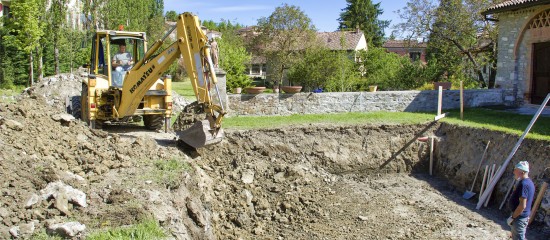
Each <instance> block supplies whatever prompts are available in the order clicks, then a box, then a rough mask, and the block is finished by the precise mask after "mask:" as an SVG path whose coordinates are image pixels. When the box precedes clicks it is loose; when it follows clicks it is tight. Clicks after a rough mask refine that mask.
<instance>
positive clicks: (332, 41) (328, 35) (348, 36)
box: [317, 31, 363, 50]
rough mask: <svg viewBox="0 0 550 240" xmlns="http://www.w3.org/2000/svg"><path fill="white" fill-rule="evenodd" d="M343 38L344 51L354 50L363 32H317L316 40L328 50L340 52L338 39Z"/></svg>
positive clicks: (340, 47)
mask: <svg viewBox="0 0 550 240" xmlns="http://www.w3.org/2000/svg"><path fill="white" fill-rule="evenodd" d="M342 36H343V37H344V39H345V40H346V41H345V45H344V50H355V47H357V45H358V44H359V41H360V40H361V36H363V32H361V31H345V32H318V33H317V39H318V40H319V41H321V42H322V43H324V44H325V46H326V47H328V48H329V49H330V50H342V45H341V43H340V38H341V37H342Z"/></svg>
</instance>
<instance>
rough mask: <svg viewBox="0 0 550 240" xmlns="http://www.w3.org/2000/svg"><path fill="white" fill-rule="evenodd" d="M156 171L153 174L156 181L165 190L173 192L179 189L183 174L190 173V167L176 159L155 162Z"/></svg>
mask: <svg viewBox="0 0 550 240" xmlns="http://www.w3.org/2000/svg"><path fill="white" fill-rule="evenodd" d="M155 167H156V171H155V172H154V173H153V174H154V175H153V176H154V177H155V178H156V181H157V182H159V183H161V184H163V185H164V186H165V187H166V188H167V189H170V190H173V189H177V188H179V187H180V184H181V181H182V177H183V173H184V172H187V171H190V170H191V166H190V165H189V164H188V163H185V162H183V161H181V160H178V159H171V160H167V161H166V160H159V161H156V162H155Z"/></svg>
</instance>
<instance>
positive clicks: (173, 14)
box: [164, 10, 178, 22]
mask: <svg viewBox="0 0 550 240" xmlns="http://www.w3.org/2000/svg"><path fill="white" fill-rule="evenodd" d="M164 17H165V18H166V20H167V21H171V22H175V21H177V20H178V14H177V13H176V11H174V10H170V11H168V12H166V14H165V15H164Z"/></svg>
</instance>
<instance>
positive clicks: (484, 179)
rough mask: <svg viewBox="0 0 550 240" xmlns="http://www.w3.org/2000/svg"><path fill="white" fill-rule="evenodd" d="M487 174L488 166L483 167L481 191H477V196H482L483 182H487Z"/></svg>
mask: <svg viewBox="0 0 550 240" xmlns="http://www.w3.org/2000/svg"><path fill="white" fill-rule="evenodd" d="M487 172H489V165H485V173H483V181H481V189H480V190H479V196H481V195H482V194H483V190H485V181H486V180H487Z"/></svg>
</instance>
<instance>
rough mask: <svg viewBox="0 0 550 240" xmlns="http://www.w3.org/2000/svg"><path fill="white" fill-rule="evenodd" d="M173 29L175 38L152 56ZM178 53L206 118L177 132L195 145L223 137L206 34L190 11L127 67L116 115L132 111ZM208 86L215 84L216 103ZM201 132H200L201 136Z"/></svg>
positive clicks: (127, 113) (216, 140)
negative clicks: (143, 54) (128, 68)
mask: <svg viewBox="0 0 550 240" xmlns="http://www.w3.org/2000/svg"><path fill="white" fill-rule="evenodd" d="M174 30H176V33H177V41H176V42H174V43H172V44H171V45H170V46H169V47H167V48H166V49H164V50H163V51H162V52H161V53H160V54H158V55H156V56H155V55H154V53H155V52H156V51H157V50H158V49H160V47H161V46H162V45H163V43H164V40H165V39H166V38H167V36H169V35H170V34H171V33H172V32H173V31H174ZM179 56H183V60H184V67H185V70H186V72H187V74H188V76H189V78H190V79H191V85H192V86H193V90H194V92H195V96H196V97H197V102H198V104H201V105H203V106H202V107H203V109H204V111H205V113H206V115H207V119H206V120H204V121H202V122H201V124H200V126H199V124H195V125H194V126H193V127H191V129H188V130H185V131H183V132H179V133H177V134H178V136H179V137H180V139H181V140H183V141H184V142H186V143H188V144H189V145H191V146H192V147H195V148H199V147H202V146H204V145H209V144H212V143H215V142H219V141H218V140H220V141H221V138H222V137H223V132H222V131H221V121H222V118H223V116H224V115H225V110H224V109H223V103H222V101H221V98H219V96H220V95H219V90H218V88H217V85H216V83H217V79H216V74H215V71H214V65H213V63H212V59H211V57H210V46H209V45H208V38H207V37H206V35H205V34H204V32H203V31H202V29H201V28H200V24H199V20H198V17H197V16H194V15H192V14H191V13H184V14H181V15H180V16H179V17H178V21H177V23H176V26H175V27H174V28H172V29H171V30H170V31H169V32H168V33H167V34H166V35H165V36H164V37H163V39H162V40H158V41H157V42H155V44H154V45H153V46H152V47H151V49H149V51H147V53H145V56H144V58H143V59H142V60H140V61H139V62H137V63H136V64H135V66H134V67H133V68H132V69H131V70H130V71H128V73H127V74H126V76H125V78H124V79H125V80H124V83H123V86H122V94H121V98H120V103H119V104H118V107H116V108H115V111H114V112H115V114H118V116H117V117H124V116H128V115H132V113H133V112H134V111H135V110H136V109H137V108H138V106H139V104H140V102H141V100H142V98H143V97H144V96H145V94H146V93H147V90H149V88H151V87H152V86H153V84H154V83H155V82H156V81H157V79H159V77H160V76H161V74H162V73H164V72H165V71H166V70H167V69H168V67H169V66H170V65H171V64H172V63H173V62H174V61H176V60H177V59H178V58H179ZM211 87H215V90H216V94H217V95H218V98H219V103H220V105H216V104H214V102H213V101H212V93H211V91H210V89H211ZM199 128H200V129H199ZM198 130H200V131H198ZM201 132H203V133H204V136H202V134H201Z"/></svg>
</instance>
